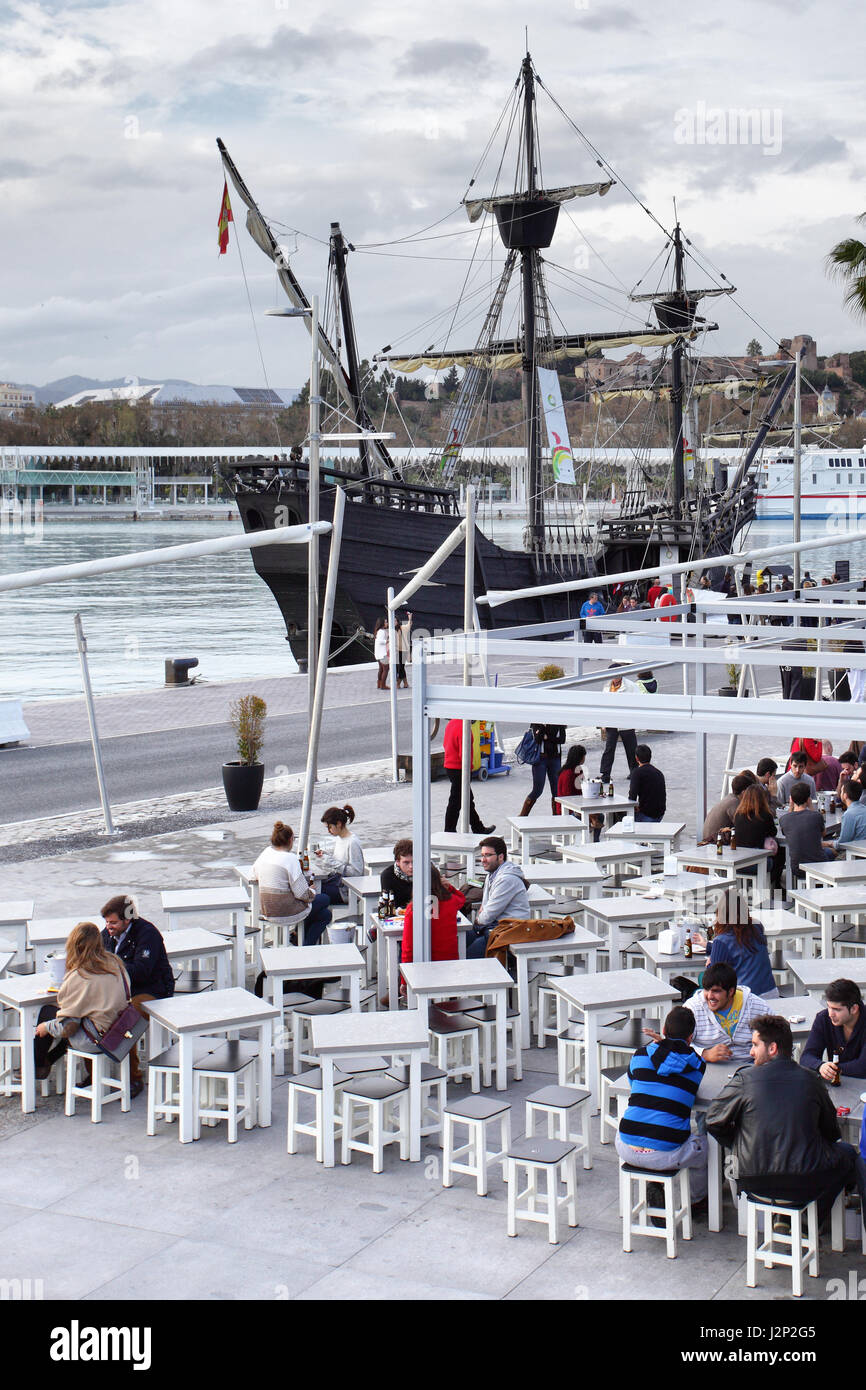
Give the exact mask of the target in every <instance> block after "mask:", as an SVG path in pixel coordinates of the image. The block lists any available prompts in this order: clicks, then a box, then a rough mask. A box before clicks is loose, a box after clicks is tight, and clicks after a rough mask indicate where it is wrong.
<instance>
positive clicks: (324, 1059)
mask: <svg viewBox="0 0 866 1390" xmlns="http://www.w3.org/2000/svg"><path fill="white" fill-rule="evenodd" d="M310 1027H311V1032H312V1048H313V1051H314V1052H315V1054H316V1056H317V1057H318V1058H319V1061H320V1063H321V1067H322V1149H323V1155H322V1157H323V1162H324V1165H325V1167H326V1168H333V1166H334V1063H335V1062H341V1063H342V1062H345V1066H344V1067H342V1068H341V1070H343V1071H346V1072H349V1073H351V1070H352V1059H353V1058H355V1057H369V1056H373V1057H381V1056H385V1057H390V1058H391V1061H392V1063H393V1062H395V1061H397V1060H398V1059H402V1058H403V1057H406V1058H408V1062H409V1159H410V1161H411V1162H412V1163H417V1162H419V1161H420V1158H421V1063H422V1061H423V1060H424V1059H425V1058H426V1057H427V1056H428V1055H429V1035H428V1031H427V1017H426V1012H425V1013H421V1012H420V1011H419V1010H417V1009H411V1010H409V1011H408V1012H407V1011H405V1010H404V1011H403V1012H401V1013H368V1014H362V1013H357V1014H355V1013H342V1014H330V1015H323V1016H322V1017H320V1018H312V1019H311V1020H310Z"/></svg>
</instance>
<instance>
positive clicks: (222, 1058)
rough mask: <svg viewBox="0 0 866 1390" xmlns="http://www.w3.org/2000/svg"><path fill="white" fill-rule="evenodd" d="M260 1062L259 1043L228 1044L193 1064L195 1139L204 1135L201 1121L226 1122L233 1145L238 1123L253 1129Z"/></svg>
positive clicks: (235, 1140) (236, 1136) (229, 1138)
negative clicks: (257, 1071)
mask: <svg viewBox="0 0 866 1390" xmlns="http://www.w3.org/2000/svg"><path fill="white" fill-rule="evenodd" d="M258 1060H259V1049H258V1044H257V1043H252V1042H227V1043H225V1044H224V1045H223V1046H222V1047H218V1048H216V1050H215V1051H213V1052H209V1053H208V1054H207V1056H205V1057H202V1058H201V1059H200V1060H199V1061H197V1062H193V1067H192V1074H193V1084H194V1087H195V1091H194V1101H193V1104H194V1112H193V1125H194V1128H193V1134H194V1137H195V1138H196V1139H198V1138H199V1137H200V1136H201V1122H202V1120H204V1121H206V1122H209V1123H211V1124H217V1123H218V1122H219V1121H220V1120H226V1121H227V1122H228V1141H229V1143H230V1144H236V1143H237V1138H238V1120H243V1122H244V1128H245V1129H252V1128H253V1126H254V1124H255V1122H256V1103H257V1099H258V1096H257V1086H256V1067H257V1064H258ZM223 1088H224V1089H223Z"/></svg>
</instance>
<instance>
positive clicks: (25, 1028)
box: [0, 974, 57, 1115]
mask: <svg viewBox="0 0 866 1390" xmlns="http://www.w3.org/2000/svg"><path fill="white" fill-rule="evenodd" d="M50 984H51V976H50V975H48V974H44V975H8V976H6V977H5V978H0V1004H3V1005H5V1006H6V1008H9V1009H15V1010H16V1011H17V1013H18V1018H19V1023H20V1028H21V1109H22V1110H23V1111H24V1113H25V1115H27V1114H29V1113H30V1111H31V1110H35V1109H36V1062H35V1060H34V1057H33V1038H34V1036H35V1030H36V1020H37V1017H38V1015H39V1010H40V1009H41V1008H42V1007H43V1005H45V1004H55V1003H56V1002H57V992H56V990H49V988H48V987H49V985H50Z"/></svg>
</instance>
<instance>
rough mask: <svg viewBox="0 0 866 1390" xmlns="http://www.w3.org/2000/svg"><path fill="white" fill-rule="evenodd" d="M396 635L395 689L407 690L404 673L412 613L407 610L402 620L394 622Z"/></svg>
mask: <svg viewBox="0 0 866 1390" xmlns="http://www.w3.org/2000/svg"><path fill="white" fill-rule="evenodd" d="M395 631H396V636H397V664H396V672H395V674H396V677H397V689H398V690H408V689H409V679H408V677H407V675H406V658H407V656H408V655H409V653H410V651H411V650H412V647H411V643H412V614H411V613H409V612H408V611H407V613H406V617H405V619H404V620H403V621H402V622H398V623H397V624H396V629H395Z"/></svg>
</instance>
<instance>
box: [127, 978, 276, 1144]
mask: <svg viewBox="0 0 866 1390" xmlns="http://www.w3.org/2000/svg"><path fill="white" fill-rule="evenodd" d="M141 1007H142V1009H143V1010H144V1012H145V1013H146V1014H147V1015H148V1016H149V1018H150V1037H149V1044H148V1045H149V1049H150V1056H151V1057H156V1056H157V1055H158V1053H160V1052H161V1051H163V1049H164V1048H165V1047H167V1046H168V1045H169V1038H168V1037H167V1036H166V1035H169V1036H170V1035H171V1034H174V1035H175V1036H176V1037H177V1040H178V1050H179V1053H180V1062H179V1072H180V1115H179V1117H178V1118H179V1121H180V1129H179V1138H180V1142H181V1143H182V1144H189V1143H191V1142H192V1140H193V1131H194V1092H193V1062H194V1060H195V1051H196V1047H195V1045H196V1043H197V1042H198V1041H199V1040H200V1039H201V1038H205V1037H212V1036H213V1035H214V1034H222V1033H231V1032H233V1031H235V1030H237V1029H240V1028H254V1029H255V1030H256V1032H257V1034H258V1047H259V1055H258V1061H257V1062H256V1086H257V1092H258V1124H259V1126H260V1128H262V1129H267V1128H268V1126H269V1125H270V1123H271V1043H272V1038H273V1027H274V1019H275V1018H276V1017H278V1010H277V1009H275V1008H274V1006H273V1004H269V1003H267V1002H266V1000H264V999H257V998H256V996H255V995H254V994H250V992H249V990H246V989H216V990H213V991H210V992H209V993H206V994H180V995H175V997H174V998H173V999H152V1000H149V1001H148V1002H147V1003H144V1004H142V1006H141Z"/></svg>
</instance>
